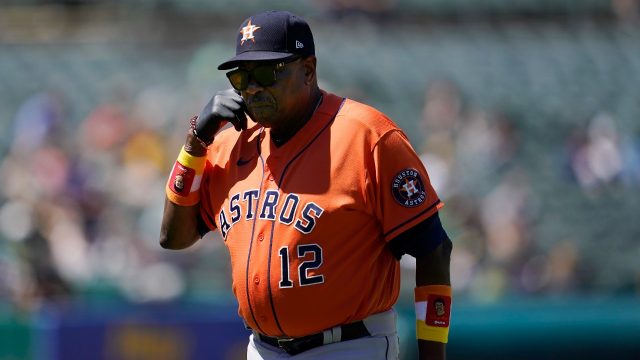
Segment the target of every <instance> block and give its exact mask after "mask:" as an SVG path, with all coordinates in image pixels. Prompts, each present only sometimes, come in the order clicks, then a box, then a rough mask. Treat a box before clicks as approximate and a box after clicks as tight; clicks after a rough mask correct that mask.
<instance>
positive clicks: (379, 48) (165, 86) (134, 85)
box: [0, 0, 640, 360]
mask: <svg viewBox="0 0 640 360" xmlns="http://www.w3.org/2000/svg"><path fill="white" fill-rule="evenodd" d="M265 9H287V10H290V11H293V12H295V13H297V14H299V15H302V16H303V17H305V18H306V19H307V20H308V21H309V23H310V25H311V28H312V30H313V32H314V36H315V40H316V49H317V50H316V52H317V56H318V74H319V78H320V84H321V87H322V88H324V89H326V90H328V91H331V92H335V93H337V94H339V95H343V96H349V97H352V98H354V99H357V100H360V101H364V102H366V103H368V104H371V105H373V106H375V107H377V108H379V109H380V110H382V111H383V112H385V113H386V114H387V115H389V116H390V117H391V118H393V119H394V120H395V121H396V122H397V123H398V124H399V125H400V126H401V127H402V128H403V129H404V130H405V131H406V133H407V134H408V136H409V138H410V139H411V141H412V143H413V145H414V147H415V149H416V150H417V151H418V153H420V154H421V157H422V159H423V160H424V162H425V164H426V167H427V169H428V171H429V173H430V176H431V180H432V182H433V183H434V186H435V188H436V190H437V191H438V192H439V194H440V196H441V198H442V199H443V200H444V202H445V203H446V206H445V207H444V208H443V210H442V213H441V214H442V215H441V216H442V219H443V222H444V224H445V228H446V229H447V230H448V232H449V234H450V236H451V237H452V239H453V241H454V252H453V256H452V264H451V267H452V282H453V287H454V293H455V307H454V313H453V316H452V329H451V334H450V344H449V350H448V351H449V358H450V359H514V358H516V359H573V358H581V359H596V358H598V359H599V358H604V357H606V358H616V359H640V245H639V244H638V240H640V221H638V214H639V213H640V196H639V195H638V194H639V190H640V138H639V136H640V1H638V0H517V1H516V0H369V1H367V0H325V1H321V0H315V1H313V0H304V1H284V0H282V1H270V2H268V3H267V2H257V1H250V0H233V1H231V0H221V1H207V0H184V1H179V0H120V1H115V0H113V1H107V0H68V1H37V0H23V1H17V0H16V1H11V0H0V126H1V129H2V130H1V131H0V359H2V360H8V359H12V360H14V359H38V360H39V359H65V360H66V359H127V360H128V359H242V358H244V356H245V347H246V337H247V332H246V330H245V329H244V328H243V326H242V323H241V321H240V320H239V318H238V316H237V314H236V303H235V300H234V298H233V297H232V293H231V285H230V277H229V260H228V255H227V252H226V249H225V248H224V246H223V245H222V242H221V241H220V238H219V235H218V234H208V235H207V237H205V239H204V240H203V241H200V242H199V243H198V244H197V245H196V246H194V247H193V248H192V249H189V250H186V251H182V252H171V251H168V250H163V249H162V248H160V246H159V245H158V236H159V227H160V220H161V215H162V204H163V200H164V184H165V180H166V177H167V176H168V174H169V171H170V167H171V165H172V164H173V162H174V160H175V157H176V156H177V153H178V149H179V147H180V145H181V143H182V141H183V139H184V134H185V131H186V129H187V121H188V119H189V118H190V117H191V116H192V115H194V114H197V113H199V111H200V109H201V107H202V105H203V104H205V103H206V101H207V100H208V99H209V97H210V96H211V95H212V94H213V93H214V92H215V91H216V90H218V89H222V88H227V87H228V84H227V81H226V78H225V76H224V73H223V72H220V71H217V70H216V66H217V65H218V64H219V63H220V62H222V61H223V60H225V59H227V58H228V57H230V56H232V54H233V52H234V46H235V45H234V39H235V34H236V31H237V28H238V26H239V24H240V22H241V21H242V20H243V19H244V18H246V17H247V16H248V15H250V14H252V13H255V12H257V11H261V10H265ZM634 219H636V220H634ZM410 260H411V259H407V257H405V258H403V260H402V266H403V272H404V278H403V280H404V282H403V286H402V291H401V298H400V300H399V302H398V306H397V310H398V312H399V314H400V319H399V333H400V337H401V342H402V358H403V359H413V358H415V357H416V349H415V340H413V339H414V336H415V335H414V329H413V328H414V315H413V293H412V291H413V286H414V283H413V268H414V264H413V263H412V262H411V261H410Z"/></svg>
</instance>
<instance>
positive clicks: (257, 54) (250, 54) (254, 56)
mask: <svg viewBox="0 0 640 360" xmlns="http://www.w3.org/2000/svg"><path fill="white" fill-rule="evenodd" d="M292 56H295V54H291V53H286V52H274V51H247V52H243V53H242V54H239V55H236V56H234V57H232V58H231V59H229V60H227V61H225V62H223V63H222V64H220V65H218V70H228V69H233V68H234V67H237V66H238V64H239V63H241V62H243V61H273V60H284V59H287V58H290V57H292Z"/></svg>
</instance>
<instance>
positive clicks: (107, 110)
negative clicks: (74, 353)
mask: <svg viewBox="0 0 640 360" xmlns="http://www.w3.org/2000/svg"><path fill="white" fill-rule="evenodd" d="M170 103H171V101H170V99H168V93H166V92H163V91H158V90H157V89H150V90H148V91H143V92H142V93H141V94H137V96H136V98H135V100H134V101H131V100H130V99H129V97H128V96H127V94H126V91H118V92H116V94H115V95H114V96H113V99H112V100H110V101H106V102H105V103H103V104H101V105H99V106H98V107H96V108H95V109H93V110H92V111H91V112H90V113H89V114H87V116H86V118H85V119H84V120H83V121H82V122H81V123H80V124H78V125H77V126H74V125H73V124H71V123H70V122H69V121H68V120H67V119H66V110H67V108H68V106H69V104H67V103H65V101H64V97H62V96H60V95H59V94H57V93H56V92H42V93H37V94H34V95H33V96H31V97H30V98H29V99H27V100H25V101H24V103H23V104H22V105H21V106H20V108H19V110H18V112H17V114H16V116H15V119H14V122H13V124H14V126H13V129H12V134H11V136H10V138H11V139H12V143H11V144H10V147H9V149H7V152H6V154H5V156H4V158H3V159H2V163H1V165H0V174H2V176H0V178H1V179H0V193H1V196H0V199H1V202H0V204H1V206H0V234H1V238H2V240H3V241H2V244H1V245H2V249H3V251H2V253H1V254H2V257H0V298H7V299H10V300H11V302H13V303H14V304H16V305H19V306H21V307H27V308H32V307H34V306H38V305H39V303H40V301H42V300H55V301H65V300H67V299H70V298H71V297H72V296H74V297H80V298H81V297H82V296H83V295H84V296H88V297H90V296H92V294H93V293H104V294H107V295H108V296H114V297H118V296H123V297H125V298H126V299H129V300H134V301H150V300H169V299H173V298H176V297H178V296H180V295H183V293H184V292H185V290H186V281H187V280H186V279H185V277H186V276H188V273H189V268H190V265H189V263H187V262H196V261H195V259H194V257H195V258H196V259H197V258H198V257H199V256H203V254H202V253H203V252H204V253H207V252H208V251H210V250H207V246H206V245H209V246H211V247H213V248H215V247H216V242H204V243H205V244H204V245H205V246H201V247H200V248H199V249H198V252H199V253H200V254H198V253H194V254H191V255H190V256H192V258H191V259H187V256H183V257H181V256H177V257H174V258H171V256H172V255H173V254H171V253H169V252H167V251H165V250H163V249H161V248H160V247H159V245H158V235H159V227H160V218H161V212H162V206H163V200H164V198H163V192H164V183H165V180H166V175H167V173H168V171H169V166H170V162H171V160H172V159H171V158H173V157H174V156H175V154H174V152H175V151H174V150H175V149H178V148H179V146H178V143H179V141H180V140H182V138H181V136H180V135H182V136H183V135H184V134H186V129H187V123H186V122H184V123H180V122H177V121H171V122H170V121H169V120H173V119H169V118H168V116H167V115H164V116H163V115H162V111H157V109H158V108H162V105H163V104H164V105H168V104H170ZM154 108H155V109H156V111H154ZM185 121H186V120H185ZM180 125H182V126H180ZM167 152H168V153H167ZM220 266H221V267H222V268H224V263H223V265H220ZM223 271H224V270H223ZM210 278H211V279H212V280H213V281H215V280H216V276H215V274H212V275H210ZM223 278H224V276H223V275H220V279H223ZM215 286H218V287H221V288H224V281H221V282H218V283H216V284H215ZM220 291H221V292H222V291H226V289H220ZM109 294H110V295H109Z"/></svg>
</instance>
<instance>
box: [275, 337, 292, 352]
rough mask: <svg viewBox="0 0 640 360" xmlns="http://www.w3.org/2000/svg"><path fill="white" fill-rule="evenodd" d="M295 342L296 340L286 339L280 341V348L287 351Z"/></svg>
mask: <svg viewBox="0 0 640 360" xmlns="http://www.w3.org/2000/svg"><path fill="white" fill-rule="evenodd" d="M293 340H295V339H294V338H284V339H278V347H280V348H282V349H284V350H287V348H288V347H289V345H291V343H292V342H293Z"/></svg>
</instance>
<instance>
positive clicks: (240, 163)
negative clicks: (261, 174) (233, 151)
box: [236, 157, 253, 166]
mask: <svg viewBox="0 0 640 360" xmlns="http://www.w3.org/2000/svg"><path fill="white" fill-rule="evenodd" d="M251 160H253V158H252V157H251V158H248V159H238V161H237V162H236V165H238V166H244V165H247V164H248V163H250V162H251Z"/></svg>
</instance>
